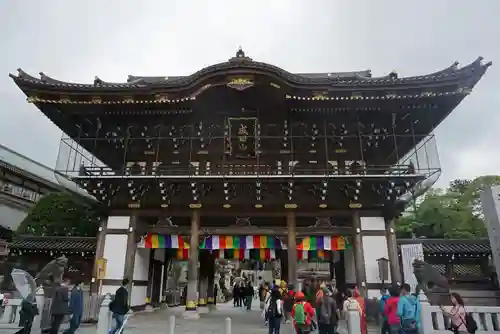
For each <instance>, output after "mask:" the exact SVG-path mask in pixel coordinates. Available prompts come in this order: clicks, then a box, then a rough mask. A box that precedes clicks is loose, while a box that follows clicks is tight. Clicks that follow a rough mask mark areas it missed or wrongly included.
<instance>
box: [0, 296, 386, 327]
mask: <svg viewBox="0 0 500 334" xmlns="http://www.w3.org/2000/svg"><path fill="white" fill-rule="evenodd" d="M255 304H256V306H257V309H255V310H252V311H245V310H242V309H241V308H234V307H233V306H232V303H226V304H220V305H217V310H215V311H212V312H210V313H206V314H201V315H200V319H197V320H192V319H185V318H184V316H183V314H184V308H182V307H178V308H173V309H164V310H157V311H154V312H151V313H139V314H136V315H134V316H133V317H131V318H130V320H129V322H128V324H127V326H126V328H125V330H124V334H146V333H155V334H156V333H168V332H167V331H168V319H169V316H170V315H171V314H174V315H175V316H176V324H175V334H223V333H224V327H225V321H226V318H228V317H230V318H231V325H232V326H231V327H232V334H264V333H268V328H267V327H266V326H264V324H263V320H262V317H261V312H260V310H258V307H259V305H258V303H255ZM344 328H345V326H343V324H342V325H341V327H340V329H341V330H340V331H339V332H340V333H341V334H346V333H347V332H346V330H345V329H344ZM12 332H13V331H10V332H9V333H12ZM280 332H281V333H282V334H295V331H294V330H293V329H292V326H291V325H290V324H283V325H282V327H281V331H280ZM3 333H5V332H3V331H1V330H0V334H3ZM95 333H96V327H95V326H83V327H81V328H80V329H79V330H78V332H77V334H95ZM315 333H317V332H315ZM369 333H370V334H371V333H379V330H378V329H377V328H375V327H371V328H369ZM33 334H35V333H33Z"/></svg>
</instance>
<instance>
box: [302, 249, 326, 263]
mask: <svg viewBox="0 0 500 334" xmlns="http://www.w3.org/2000/svg"><path fill="white" fill-rule="evenodd" d="M331 256H332V251H325V250H314V251H306V250H297V260H298V261H328V260H330V257H331Z"/></svg>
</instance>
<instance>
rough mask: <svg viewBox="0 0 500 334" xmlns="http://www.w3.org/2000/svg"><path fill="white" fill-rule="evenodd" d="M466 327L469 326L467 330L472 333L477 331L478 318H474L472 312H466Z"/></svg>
mask: <svg viewBox="0 0 500 334" xmlns="http://www.w3.org/2000/svg"><path fill="white" fill-rule="evenodd" d="M465 327H467V332H469V333H470V334H474V333H475V332H476V331H477V323H476V320H474V318H473V317H472V314H470V313H466V314H465Z"/></svg>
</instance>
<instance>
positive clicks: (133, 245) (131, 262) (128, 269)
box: [123, 215, 139, 299]
mask: <svg viewBox="0 0 500 334" xmlns="http://www.w3.org/2000/svg"><path fill="white" fill-rule="evenodd" d="M138 219H139V217H137V215H133V216H131V217H130V222H129V227H128V238H127V250H126V253H125V268H124V269H123V277H124V278H128V280H129V284H128V286H127V289H128V291H129V299H130V296H132V286H133V281H134V266H135V253H136V251H137V240H136V232H135V231H136V228H137V220H138Z"/></svg>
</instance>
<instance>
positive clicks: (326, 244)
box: [297, 236, 351, 251]
mask: <svg viewBox="0 0 500 334" xmlns="http://www.w3.org/2000/svg"><path fill="white" fill-rule="evenodd" d="M350 246H351V245H350V243H349V241H348V240H347V238H345V237H330V236H318V237H305V238H304V239H303V240H302V242H301V243H300V244H298V245H297V249H298V250H303V251H315V250H345V249H347V248H349V247H350Z"/></svg>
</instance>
